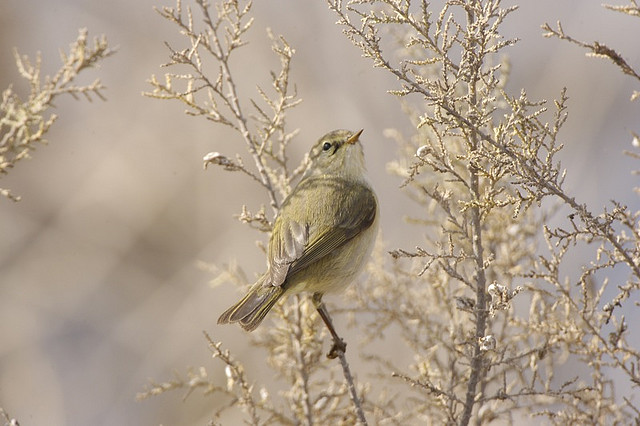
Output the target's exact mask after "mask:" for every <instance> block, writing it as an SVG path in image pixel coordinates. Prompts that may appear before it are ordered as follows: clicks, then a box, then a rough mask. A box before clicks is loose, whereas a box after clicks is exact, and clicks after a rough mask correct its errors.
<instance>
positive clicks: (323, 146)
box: [322, 142, 331, 151]
mask: <svg viewBox="0 0 640 426" xmlns="http://www.w3.org/2000/svg"><path fill="white" fill-rule="evenodd" d="M330 149H331V142H325V143H324V144H323V145H322V150H323V151H329V150H330Z"/></svg>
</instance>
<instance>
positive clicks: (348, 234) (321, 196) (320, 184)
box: [269, 178, 377, 286]
mask: <svg viewBox="0 0 640 426" xmlns="http://www.w3.org/2000/svg"><path fill="white" fill-rule="evenodd" d="M309 193H313V194H314V196H313V202H310V200H309V199H308V194H309ZM312 204H313V205H312ZM376 211H377V203H376V197H375V195H374V194H373V191H372V190H371V189H370V188H369V187H368V186H365V185H362V184H353V183H347V182H346V181H344V180H342V179H336V178H315V179H310V180H307V181H303V182H301V183H300V184H299V185H298V187H297V188H296V190H295V191H294V192H293V193H292V194H291V196H289V197H288V198H287V199H286V200H285V202H284V203H283V205H282V210H281V212H280V215H279V216H278V219H277V220H276V223H275V224H274V229H273V233H272V236H271V240H270V242H269V274H270V276H271V279H270V280H269V283H270V285H275V286H278V285H282V284H283V283H284V282H285V280H286V278H287V276H289V275H291V274H293V273H295V272H298V271H300V270H302V269H304V268H306V267H307V266H309V265H311V264H312V263H314V262H317V261H318V260H320V259H322V258H323V257H324V256H326V255H327V254H329V253H331V252H332V251H333V250H335V249H337V248H338V247H340V246H342V245H343V244H345V243H346V242H347V241H349V240H351V239H352V238H354V237H355V236H356V235H358V234H359V233H360V232H362V231H364V230H365V229H367V228H369V227H370V226H371V224H372V223H373V221H374V220H375V216H376ZM292 212H296V214H295V215H294V214H292ZM294 218H295V220H294Z"/></svg>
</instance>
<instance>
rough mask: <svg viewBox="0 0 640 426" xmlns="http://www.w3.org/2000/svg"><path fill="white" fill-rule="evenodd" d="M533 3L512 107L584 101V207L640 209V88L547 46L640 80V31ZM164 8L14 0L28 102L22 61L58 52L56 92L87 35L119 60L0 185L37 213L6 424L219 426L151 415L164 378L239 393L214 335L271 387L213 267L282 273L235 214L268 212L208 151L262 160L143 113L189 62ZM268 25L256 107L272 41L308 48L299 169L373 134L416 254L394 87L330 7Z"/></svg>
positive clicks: (15, 262)
mask: <svg viewBox="0 0 640 426" xmlns="http://www.w3.org/2000/svg"><path fill="white" fill-rule="evenodd" d="M189 3H190V2H188V1H185V6H186V5H187V4H189ZM506 3H507V5H509V4H512V3H517V2H506ZM522 3H524V4H523V5H521V7H520V9H519V10H518V11H517V12H515V13H514V14H512V15H511V16H510V18H508V20H507V23H506V25H505V27H504V30H503V31H504V33H505V35H507V36H509V37H518V38H519V39H520V42H519V43H518V44H517V45H516V46H515V47H513V48H510V49H508V51H507V52H508V53H509V55H510V59H511V64H512V78H511V81H510V83H509V86H508V88H509V90H510V91H511V92H512V94H517V93H519V91H520V88H522V87H524V88H526V90H527V92H528V94H529V97H530V98H531V99H547V100H552V99H554V98H555V97H557V96H558V94H559V92H560V90H561V89H562V87H564V86H566V87H567V88H568V95H569V97H570V101H569V112H570V116H569V120H568V122H567V124H566V125H565V127H564V131H563V132H562V135H563V137H562V140H563V142H564V143H565V145H566V148H565V151H564V152H563V154H562V158H563V165H564V166H565V167H566V168H567V169H568V177H567V189H568V190H569V191H570V192H572V193H573V194H575V196H576V197H577V199H578V200H580V201H584V202H588V203H589V205H590V206H592V207H595V208H596V210H599V208H598V206H602V205H604V204H606V203H607V202H608V200H609V199H611V198H616V199H619V200H621V201H623V202H625V203H627V204H629V205H630V206H632V207H634V208H635V209H638V207H639V206H640V205H639V203H638V198H637V196H636V195H634V194H633V192H632V188H633V187H634V186H637V185H638V181H637V177H633V176H632V175H631V170H632V169H634V168H640V167H639V166H638V164H634V162H633V161H632V160H631V159H629V158H628V157H626V156H625V155H623V150H625V149H632V147H631V140H632V137H631V134H630V132H631V131H635V132H638V133H640V121H639V120H638V117H639V116H640V114H639V112H640V103H638V102H636V103H630V102H629V98H630V96H631V93H632V90H633V89H635V90H640V88H639V87H638V85H637V82H635V81H633V80H632V79H631V78H629V77H626V76H624V75H622V73H620V72H619V71H618V70H617V69H616V68H614V66H613V65H612V64H610V63H609V62H607V61H605V60H601V59H593V58H586V57H585V55H584V51H581V50H580V49H578V48H577V47H576V46H573V45H569V44H568V43H564V42H560V41H558V40H555V39H545V38H543V37H542V36H541V34H542V31H541V29H540V25H541V24H543V23H544V22H549V23H551V24H555V22H556V21H557V20H561V21H562V23H563V27H564V29H565V31H566V32H567V33H568V34H571V35H572V36H575V37H576V38H578V39H581V40H585V41H593V40H598V41H600V42H603V43H606V44H608V45H610V46H611V47H614V48H616V49H617V50H618V51H620V52H622V53H623V55H624V57H625V58H626V59H627V60H628V62H629V63H630V64H632V66H635V67H636V69H638V68H640V50H638V46H637V40H640V23H639V22H638V20H637V19H636V20H633V19H632V18H630V17H628V16H626V15H622V14H617V13H613V12H609V11H606V10H604V9H603V8H602V7H601V6H600V3H601V1H600V0H597V1H591V0H589V1H585V0H561V1H557V0H544V1H542V0H539V1H536V2H522ZM163 5H167V6H173V4H172V3H170V2H169V1H168V0H137V1H135V2H131V1H125V0H112V1H109V2H104V1H98V0H59V1H49V0H1V1H0V66H1V70H2V72H0V89H3V90H4V88H6V87H8V86H9V85H10V84H13V87H14V89H15V90H16V91H17V92H18V93H21V94H23V95H26V93H27V90H28V87H26V85H25V83H24V81H21V79H20V77H19V75H18V73H17V71H16V67H15V64H14V60H13V55H12V49H13V48H14V47H17V48H18V49H19V51H20V52H21V53H22V54H28V55H30V56H32V57H33V56H34V55H35V53H36V52H37V51H40V52H42V60H43V61H42V62H43V70H42V71H43V75H44V74H50V73H53V72H55V70H57V69H58V67H59V65H60V60H59V55H58V51H59V49H64V50H68V45H69V43H71V42H72V41H74V40H75V38H76V36H77V33H78V29H79V28H81V27H87V28H88V29H89V34H90V37H93V36H96V35H100V34H105V35H106V36H107V38H108V40H109V43H110V45H111V46H113V47H115V46H117V47H118V51H117V53H116V54H115V55H114V56H112V57H110V58H108V59H106V60H105V61H104V62H103V65H102V66H101V67H100V68H99V69H97V70H90V71H88V72H87V73H86V74H85V75H83V76H82V77H81V81H83V82H89V81H93V79H95V78H96V77H100V78H101V79H102V81H103V83H104V84H105V85H106V86H107V90H105V91H104V92H103V93H104V94H105V96H106V97H107V99H108V100H107V101H106V102H103V101H100V100H96V101H94V102H92V103H91V104H89V103H88V102H86V101H84V100H83V101H75V100H73V99H72V98H70V97H69V98H60V99H59V100H58V101H57V102H56V108H55V110H54V111H53V112H55V113H56V114H57V115H59V119H58V121H57V122H56V123H55V124H54V126H53V128H52V129H51V131H50V132H49V134H48V135H47V139H48V140H49V145H47V146H42V147H39V148H38V149H37V150H36V151H35V152H34V153H33V159H32V160H30V161H23V162H22V163H19V164H18V166H17V167H16V168H15V169H14V170H12V171H11V173H10V175H9V176H8V177H3V178H2V180H1V181H0V186H2V187H4V188H10V189H11V190H12V191H13V192H14V193H15V194H16V195H20V196H22V201H21V202H19V203H14V202H11V201H9V200H7V199H4V198H0V407H3V408H4V409H5V410H7V411H8V412H9V414H10V415H11V416H13V417H16V418H17V419H18V420H19V421H20V422H21V424H22V425H23V426H25V425H44V424H46V425H88V424H91V425H116V424H118V425H122V424H132V425H133V424H141V425H142V424H148V425H151V424H160V423H162V424H165V425H178V424H206V422H207V420H208V419H209V415H210V413H211V400H210V399H207V398H202V397H201V396H200V395H197V394H196V395H192V396H191V397H189V398H188V399H187V400H186V401H182V399H181V397H182V394H176V393H173V394H165V395H162V396H160V397H156V398H152V399H150V400H146V401H142V402H136V401H135V394H136V393H137V392H139V391H141V390H143V386H144V385H145V384H146V383H147V380H148V379H149V378H154V379H155V380H157V381H162V380H166V379H170V378H171V377H172V374H173V372H174V371H178V372H180V373H184V371H185V369H186V367H188V366H194V367H198V366H201V365H203V366H206V367H207V369H208V370H209V372H210V373H211V374H212V375H213V374H220V375H221V378H220V380H221V383H223V382H222V381H223V380H224V378H223V377H222V374H223V371H222V369H221V368H219V365H220V364H217V363H215V362H214V361H212V360H211V359H210V352H209V350H208V349H207V345H206V342H205V340H204V338H203V336H202V331H203V330H206V331H207V332H208V333H209V334H210V335H211V336H212V338H213V339H214V340H222V341H223V342H224V344H225V346H226V347H228V348H230V349H231V350H232V351H234V352H235V353H236V354H239V358H240V359H241V360H242V361H243V362H244V363H245V364H246V365H247V366H249V368H251V369H253V370H254V371H252V372H250V373H251V374H252V373H256V374H257V377H258V378H261V377H268V375H269V374H270V373H268V370H266V369H265V368H264V367H263V365H264V361H263V360H262V358H261V357H260V356H259V355H257V354H254V353H250V352H248V351H243V349H246V347H247V346H246V345H247V342H248V336H247V335H246V333H244V332H242V331H241V330H240V329H239V328H237V327H229V326H227V327H220V326H218V325H217V324H216V319H217V317H218V315H219V314H220V313H221V311H222V310H223V309H224V308H226V307H227V305H229V304H231V303H232V302H233V301H234V300H235V299H236V298H237V297H238V291H237V289H236V287H234V286H233V284H232V283H230V282H222V283H220V285H218V286H212V285H210V282H211V280H212V278H213V275H212V274H211V273H210V272H207V271H204V270H202V269H201V268H199V267H198V264H199V262H201V261H204V262H207V263H210V264H216V265H220V266H223V265H224V264H230V263H234V262H235V263H237V264H239V265H240V266H241V267H242V268H243V269H244V271H245V272H246V273H247V276H248V277H249V278H250V279H251V278H252V277H253V276H254V275H255V274H257V273H259V272H261V271H263V269H264V258H263V255H262V253H261V251H260V250H259V249H258V248H257V247H256V245H255V240H256V239H263V240H264V235H260V234H258V233H256V232H255V231H252V230H251V229H249V228H248V227H247V226H245V225H242V224H240V223H239V222H238V221H237V220H236V219H234V218H233V214H237V213H239V212H240V210H241V206H242V204H246V205H247V206H248V208H249V209H250V210H252V211H256V210H258V208H259V207H260V205H261V204H266V203H267V198H266V197H265V194H263V193H262V192H260V191H259V189H258V188H257V186H256V185H255V184H254V183H252V182H251V181H250V180H249V179H247V178H246V177H244V176H242V175H239V174H233V173H227V172H224V171H222V170H221V169H220V168H216V167H210V168H209V169H208V170H206V171H203V169H202V157H203V155H205V154H206V153H207V152H209V151H219V152H221V153H223V154H226V155H229V156H233V154H234V153H236V152H240V153H245V147H244V143H243V141H242V140H240V138H239V137H238V136H237V135H236V134H233V133H231V132H229V131H228V130H226V129H224V128H222V127H219V126H215V125H212V124H211V123H209V122H207V121H206V120H204V119H202V118H200V119H198V118H193V117H188V116H186V115H184V114H183V107H182V106H181V105H180V104H178V103H177V102H167V101H158V100H155V99H150V98H146V97H143V96H142V95H141V93H142V92H143V91H148V90H150V86H149V85H148V84H147V83H146V80H147V79H148V78H149V77H150V76H151V75H152V74H156V75H158V76H159V77H162V75H163V73H164V70H163V69H161V68H160V65H161V64H163V63H166V62H168V52H167V49H166V47H165V46H164V43H163V42H164V41H168V42H170V43H171V44H172V45H173V46H174V47H175V48H178V49H181V48H183V47H184V46H185V45H184V41H183V40H182V39H181V38H180V37H179V36H178V34H177V32H176V28H175V27H174V26H173V25H171V24H170V23H169V22H167V21H165V20H163V19H161V18H160V16H159V15H158V14H157V13H155V12H154V10H153V7H154V6H163ZM253 15H254V16H255V23H254V26H253V28H252V30H251V32H250V34H249V40H250V44H249V45H248V46H247V47H245V48H244V50H241V51H240V52H239V53H238V54H237V56H236V58H235V62H232V66H233V67H234V72H235V73H236V78H237V79H238V82H239V84H240V85H241V86H242V90H243V93H244V94H245V95H251V96H254V95H255V92H254V87H255V84H256V83H261V84H263V85H266V84H267V81H268V80H267V79H268V71H269V70H270V69H276V70H277V69H278V66H279V64H278V60H277V58H275V57H274V55H273V54H272V53H271V51H270V48H269V42H268V40H267V37H266V30H267V27H269V28H271V29H272V31H273V32H274V33H275V34H283V35H284V36H285V37H286V38H287V40H288V41H289V43H290V44H291V45H292V46H293V47H294V48H295V49H296V56H295V57H294V61H293V71H292V79H293V82H295V84H296V85H297V90H298V93H299V94H300V96H301V97H302V99H303V103H302V104H301V105H300V106H298V107H297V108H295V109H294V110H293V111H292V112H291V114H290V115H289V118H288V122H289V124H290V126H291V128H295V127H298V128H300V133H299V136H298V137H297V138H296V142H295V143H296V146H295V152H294V155H293V157H294V158H293V159H292V161H293V163H292V164H295V162H296V161H297V160H299V159H300V158H301V157H302V155H303V153H304V152H306V151H307V150H308V148H309V147H310V145H311V143H312V142H313V141H315V140H316V139H317V138H318V137H319V136H321V135H322V134H324V133H325V132H327V131H330V130H333V129H336V128H350V129H359V128H364V129H365V132H364V134H363V138H362V140H363V141H364V143H365V152H366V155H367V163H368V169H369V174H370V179H371V181H372V183H373V185H374V187H375V188H376V190H377V192H378V195H379V198H380V200H381V212H382V238H383V239H384V242H385V244H386V245H387V247H389V248H396V247H405V248H411V247H414V246H415V245H416V244H418V243H419V242H420V240H419V238H418V237H417V236H416V235H415V230H413V229H411V227H410V226H409V225H407V224H405V223H404V222H403V216H405V215H406V214H407V212H409V211H411V209H412V208H413V206H412V205H411V204H410V203H409V202H408V201H407V200H406V199H405V197H403V196H402V193H401V192H399V191H398V190H397V187H398V184H399V182H398V181H397V180H395V178H394V179H390V178H389V177H388V176H387V175H386V173H385V165H386V163H387V162H389V161H390V160H392V159H394V158H395V155H396V154H395V153H396V149H395V146H394V143H393V142H392V141H390V140H388V139H386V138H384V136H383V131H384V129H386V128H397V129H400V130H401V131H404V132H406V133H409V132H410V131H411V126H410V123H409V122H408V120H407V119H406V118H405V117H404V116H403V115H402V113H401V112H400V108H399V102H398V101H397V100H396V99H395V98H394V97H393V96H391V95H388V94H386V93H385V91H386V90H387V89H390V88H394V87H395V86H394V80H393V79H390V78H389V77H388V76H386V75H385V74H384V73H383V72H382V71H380V70H375V69H372V68H371V64H370V63H369V61H368V60H366V59H363V58H361V57H360V54H359V51H358V50H357V49H356V48H355V47H353V46H352V45H351V44H350V42H349V41H348V40H347V39H346V38H345V37H344V36H343V35H342V34H341V31H340V28H338V27H337V26H336V25H334V22H335V21H336V18H335V17H334V16H333V15H331V13H330V12H329V11H328V9H327V7H326V5H325V4H324V2H321V1H320V2H299V1H294V0H278V1H269V2H256V4H255V5H254V8H253ZM247 105H248V104H247V102H245V107H247ZM245 159H247V160H248V157H247V156H246V155H245ZM247 163H250V161H247ZM353 356H356V355H355V354H354V355H353ZM264 370H266V371H264ZM261 375H263V376H261Z"/></svg>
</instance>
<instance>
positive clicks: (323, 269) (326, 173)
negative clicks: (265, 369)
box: [218, 130, 378, 331]
mask: <svg viewBox="0 0 640 426" xmlns="http://www.w3.org/2000/svg"><path fill="white" fill-rule="evenodd" d="M361 133H362V130H361V131H359V132H357V133H354V132H350V131H348V130H335V131H333V132H330V133H328V134H326V135H325V136H323V137H322V138H320V139H319V140H318V142H316V144H315V145H314V146H313V148H312V150H311V154H310V156H311V160H312V163H311V166H310V167H309V170H308V171H307V172H306V173H305V175H304V176H303V178H302V180H301V181H300V183H299V184H298V185H297V186H296V188H295V189H294V190H293V191H292V192H291V194H290V195H289V197H287V198H286V199H285V201H284V202H283V203H282V206H281V208H280V212H279V214H278V217H277V218H276V220H275V223H274V225H273V230H272V233H271V239H270V240H269V246H268V269H267V272H265V273H264V275H262V276H261V277H260V279H258V281H257V282H256V283H255V284H254V285H253V286H252V287H251V289H250V290H249V292H248V293H247V295H246V296H245V297H243V298H242V300H240V301H239V302H238V303H236V304H235V305H233V306H232V307H231V308H229V309H228V310H227V311H225V312H224V313H223V314H222V315H221V316H220V318H219V319H218V323H219V324H225V323H233V322H239V323H240V325H241V326H242V327H243V328H244V329H245V330H248V331H251V330H253V329H255V328H256V327H257V326H258V325H259V324H260V323H261V322H262V320H263V319H264V317H265V316H266V314H267V313H268V312H269V310H270V309H271V308H272V307H273V305H274V304H275V303H276V302H277V301H278V300H279V299H280V298H281V297H282V296H284V295H285V294H291V293H298V292H301V291H307V292H312V293H316V294H319V295H322V294H324V293H326V292H329V291H337V290H341V289H343V288H345V287H346V286H348V285H349V284H350V283H351V281H353V280H354V279H355V278H356V276H357V275H358V274H359V273H360V271H361V270H362V269H363V267H364V265H365V264H366V261H367V259H368V258H369V255H370V253H371V249H372V247H373V243H374V240H375V237H376V234H377V219H378V203H377V200H376V196H375V194H374V192H373V190H372V189H371V187H370V186H369V184H368V183H367V181H366V179H365V176H364V172H365V166H364V154H363V152H362V145H361V144H360V142H359V137H360V134H361Z"/></svg>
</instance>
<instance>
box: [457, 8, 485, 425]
mask: <svg viewBox="0 0 640 426" xmlns="http://www.w3.org/2000/svg"><path fill="white" fill-rule="evenodd" d="M473 6H474V5H467V6H466V15H467V37H466V39H467V40H466V41H467V42H468V43H469V45H467V46H465V54H466V56H467V60H468V61H469V63H468V65H467V66H468V67H469V71H470V72H469V82H468V84H467V91H468V95H469V116H470V117H474V116H475V114H474V110H476V103H477V84H478V74H479V72H480V66H481V63H480V62H479V61H482V59H483V58H482V55H481V54H477V55H476V54H474V53H476V52H474V50H475V48H477V40H476V39H475V38H474V37H472V36H471V35H470V34H469V32H471V31H472V30H471V28H473V27H475V25H474V21H475V15H474V11H473ZM478 50H479V49H478ZM476 58H477V59H479V60H476ZM468 137H469V144H470V151H471V155H470V161H469V164H468V168H469V174H470V178H469V191H470V193H471V194H470V195H471V198H472V199H471V209H470V210H471V240H472V248H473V260H474V270H475V286H476V288H475V290H476V304H475V310H474V312H475V317H476V320H475V334H474V337H475V338H474V340H473V356H472V358H471V371H470V373H469V381H468V382H467V391H466V394H465V399H464V409H463V412H462V416H461V418H460V423H459V424H460V425H462V426H466V425H467V424H469V420H470V419H471V414H472V412H473V407H474V405H475V398H476V388H477V387H478V383H479V382H480V380H481V379H482V370H483V365H482V364H483V362H482V358H483V354H482V351H481V350H480V339H482V338H483V337H484V333H485V328H486V323H487V309H486V276H485V271H484V248H483V246H482V221H481V212H480V208H481V200H480V197H481V195H480V177H479V176H478V168H479V167H480V165H479V164H478V163H477V162H476V161H477V158H478V157H477V155H476V153H477V152H478V149H479V148H481V147H479V144H480V139H479V138H478V135H477V134H476V132H475V131H474V130H473V129H470V131H469V132H468Z"/></svg>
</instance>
